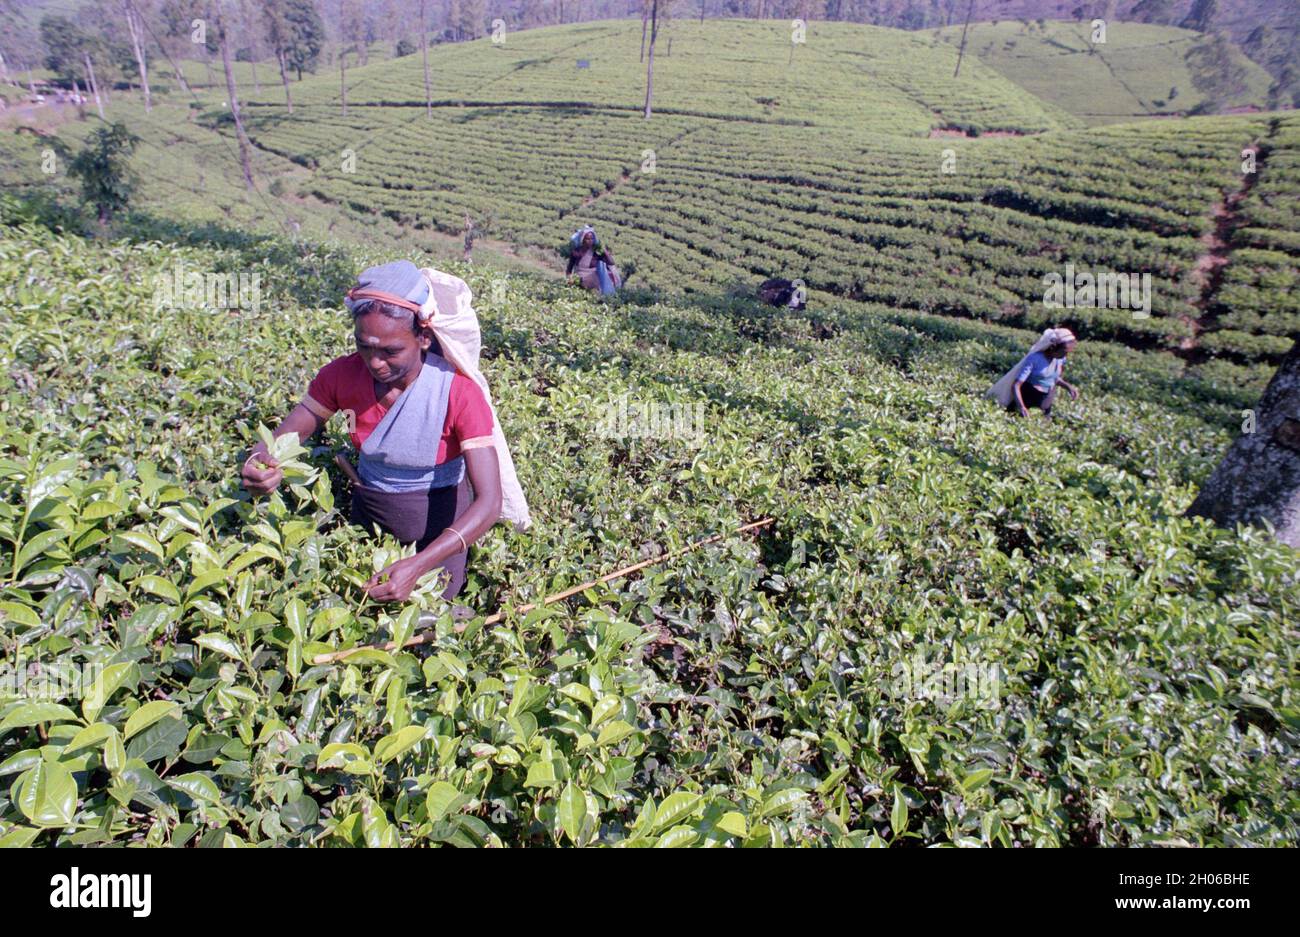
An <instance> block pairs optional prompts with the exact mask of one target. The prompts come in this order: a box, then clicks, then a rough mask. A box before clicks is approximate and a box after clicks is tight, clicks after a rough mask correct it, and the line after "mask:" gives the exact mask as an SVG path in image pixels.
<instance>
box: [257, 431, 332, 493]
mask: <svg viewBox="0 0 1300 937" xmlns="http://www.w3.org/2000/svg"><path fill="white" fill-rule="evenodd" d="M257 435H258V438H260V439H261V440H262V444H263V445H264V446H266V452H267V455H269V456H270V457H271V458H272V459H274V460H275V461H276V462H278V463H279V466H280V471H281V472H283V473H284V480H285V481H287V482H289V483H290V484H291V485H310V484H311V483H312V482H313V481H314V480H315V478H316V475H317V474H318V469H315V468H313V467H312V466H310V465H308V464H307V463H306V462H303V461H301V460H300V459H299V458H298V456H300V455H304V454H306V452H307V449H306V448H304V447H303V445H302V444H301V443H300V442H299V441H298V434H297V433H285V434H284V435H283V436H274V435H272V433H271V431H270V430H269V429H267V428H266V426H265V425H263V424H261V423H259V424H257ZM264 467H265V465H264Z"/></svg>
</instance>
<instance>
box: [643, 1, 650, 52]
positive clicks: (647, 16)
mask: <svg viewBox="0 0 1300 937" xmlns="http://www.w3.org/2000/svg"><path fill="white" fill-rule="evenodd" d="M649 19H650V7H649V5H647V4H646V2H645V0H641V61H642V62H644V61H645V28H646V23H647V22H648V21H649Z"/></svg>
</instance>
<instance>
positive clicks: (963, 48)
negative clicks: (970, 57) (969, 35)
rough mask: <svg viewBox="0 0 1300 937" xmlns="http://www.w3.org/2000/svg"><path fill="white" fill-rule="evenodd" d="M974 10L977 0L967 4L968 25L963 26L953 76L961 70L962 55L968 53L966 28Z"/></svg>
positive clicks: (968, 27) (968, 25)
mask: <svg viewBox="0 0 1300 937" xmlns="http://www.w3.org/2000/svg"><path fill="white" fill-rule="evenodd" d="M974 10H975V0H970V2H969V3H967V4H966V25H965V26H963V27H962V28H961V45H960V46H959V47H958V48H957V67H956V68H955V69H953V73H952V77H953V78H956V77H957V73H958V72H960V71H961V57H962V56H963V55H965V54H966V30H968V29H970V15H971V13H973V12H974Z"/></svg>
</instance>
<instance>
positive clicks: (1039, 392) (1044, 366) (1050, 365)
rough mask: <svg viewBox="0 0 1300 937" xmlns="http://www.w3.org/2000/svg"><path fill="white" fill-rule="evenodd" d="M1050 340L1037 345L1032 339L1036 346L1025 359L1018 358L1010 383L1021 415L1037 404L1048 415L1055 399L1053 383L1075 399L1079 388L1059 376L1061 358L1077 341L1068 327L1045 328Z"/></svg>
mask: <svg viewBox="0 0 1300 937" xmlns="http://www.w3.org/2000/svg"><path fill="white" fill-rule="evenodd" d="M1048 331H1049V332H1052V333H1053V334H1052V335H1051V336H1050V344H1048V345H1047V347H1045V348H1041V349H1040V348H1038V345H1039V344H1041V342H1042V340H1041V339H1040V340H1039V342H1038V343H1035V345H1034V348H1035V349H1036V350H1033V351H1030V352H1029V354H1028V355H1026V356H1025V360H1024V361H1022V362H1020V370H1019V371H1018V372H1017V373H1016V381H1015V384H1014V391H1015V398H1016V400H1015V402H1016V406H1017V407H1018V408H1019V410H1020V415H1021V416H1029V408H1030V407H1039V408H1041V409H1042V411H1043V415H1044V416H1046V417H1047V418H1048V419H1051V416H1052V404H1054V403H1055V402H1056V389H1057V387H1064V388H1065V389H1066V390H1068V391H1069V392H1070V399H1071V400H1078V399H1079V388H1077V387H1075V386H1074V385H1073V384H1071V383H1069V382H1068V381H1067V380H1066V379H1065V378H1063V377H1062V376H1061V371H1062V370H1063V369H1064V368H1065V359H1066V356H1067V355H1069V354H1070V352H1072V351H1074V346H1075V345H1076V344H1077V342H1076V341H1075V338H1074V333H1073V332H1071V331H1070V330H1069V329H1049V330H1048Z"/></svg>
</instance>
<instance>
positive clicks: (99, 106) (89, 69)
mask: <svg viewBox="0 0 1300 937" xmlns="http://www.w3.org/2000/svg"><path fill="white" fill-rule="evenodd" d="M81 57H82V60H83V61H84V62H85V63H86V74H87V75H89V76H90V91H91V93H92V94H93V95H94V96H95V110H97V111H99V119H100V120H103V119H104V102H103V101H101V100H100V98H99V82H97V81H96V80H95V66H94V65H92V64H91V62H90V53H88V52H83V53H81Z"/></svg>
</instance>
